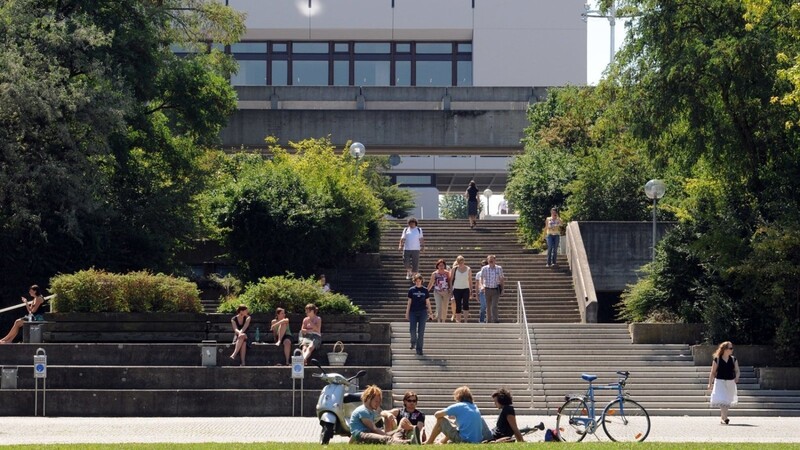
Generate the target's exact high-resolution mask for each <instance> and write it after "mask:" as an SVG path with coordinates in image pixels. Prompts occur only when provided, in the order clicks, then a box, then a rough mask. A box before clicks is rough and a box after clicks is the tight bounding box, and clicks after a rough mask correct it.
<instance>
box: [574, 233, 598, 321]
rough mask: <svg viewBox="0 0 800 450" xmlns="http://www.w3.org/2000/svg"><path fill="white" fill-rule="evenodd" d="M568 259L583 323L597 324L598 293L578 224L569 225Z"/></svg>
mask: <svg viewBox="0 0 800 450" xmlns="http://www.w3.org/2000/svg"><path fill="white" fill-rule="evenodd" d="M566 238H567V259H568V260H569V268H570V270H571V271H572V284H573V285H575V291H576V294H577V296H578V309H579V310H580V312H581V322H583V323H597V308H598V305H597V293H596V292H595V291H594V281H592V271H591V269H590V268H589V258H588V257H587V256H586V249H585V248H584V246H583V238H582V237H581V229H580V227H579V225H578V222H575V221H572V222H570V223H569V224H567V236H566Z"/></svg>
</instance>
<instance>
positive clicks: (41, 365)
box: [33, 347, 47, 417]
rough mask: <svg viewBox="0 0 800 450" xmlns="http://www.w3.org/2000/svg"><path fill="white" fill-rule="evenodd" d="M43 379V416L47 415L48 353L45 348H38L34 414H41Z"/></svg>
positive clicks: (34, 356)
mask: <svg viewBox="0 0 800 450" xmlns="http://www.w3.org/2000/svg"><path fill="white" fill-rule="evenodd" d="M40 378H41V379H42V416H43V417H44V416H46V415H47V353H46V352H45V351H44V349H43V348H41V347H39V348H37V349H36V354H35V355H33V379H34V380H35V382H34V388H33V415H34V416H37V415H39V379H40Z"/></svg>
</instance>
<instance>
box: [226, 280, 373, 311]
mask: <svg viewBox="0 0 800 450" xmlns="http://www.w3.org/2000/svg"><path fill="white" fill-rule="evenodd" d="M241 303H243V304H245V305H247V307H248V309H249V311H250V312H251V313H272V312H274V311H275V308H278V307H281V308H284V309H286V311H287V312H289V313H299V314H303V313H304V312H305V307H306V305H307V304H308V303H313V304H315V305H317V307H318V308H319V314H355V315H358V314H363V311H361V309H360V308H359V307H358V306H356V305H354V304H353V303H352V302H351V301H350V299H349V298H347V296H345V295H342V294H334V293H332V292H322V290H321V289H320V288H319V285H318V284H317V282H316V281H315V280H314V279H313V278H295V277H294V276H293V275H291V274H289V275H286V276H279V277H270V278H261V279H260V280H258V282H257V283H248V284H247V286H245V291H244V293H243V294H242V295H241V296H239V297H238V298H229V299H227V300H225V301H224V302H222V303H221V304H220V305H219V308H218V309H217V312H220V313H235V312H236V307H238V306H239V304H241Z"/></svg>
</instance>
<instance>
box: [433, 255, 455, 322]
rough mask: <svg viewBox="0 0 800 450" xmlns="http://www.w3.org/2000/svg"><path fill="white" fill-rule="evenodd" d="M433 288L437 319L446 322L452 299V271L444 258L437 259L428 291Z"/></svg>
mask: <svg viewBox="0 0 800 450" xmlns="http://www.w3.org/2000/svg"><path fill="white" fill-rule="evenodd" d="M431 290H433V299H434V300H435V302H436V319H437V320H438V321H439V322H444V321H445V320H446V319H447V303H448V301H449V300H450V271H448V270H447V263H446V262H444V260H443V259H439V260H438V261H436V270H434V271H433V273H431V279H430V281H429V282H428V291H429V292H430V291H431Z"/></svg>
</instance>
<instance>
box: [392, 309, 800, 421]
mask: <svg viewBox="0 0 800 450" xmlns="http://www.w3.org/2000/svg"><path fill="white" fill-rule="evenodd" d="M530 331H531V333H532V341H533V342H532V344H533V351H534V358H533V359H534V362H533V372H532V380H533V383H532V388H533V389H532V391H531V390H529V389H528V376H529V374H528V372H527V365H526V361H525V357H524V355H523V345H524V344H523V340H522V339H521V338H520V336H521V335H522V333H521V329H520V327H519V325H518V324H488V325H487V324H449V323H447V324H435V323H430V324H428V326H427V328H426V332H425V349H424V351H425V356H422V357H417V356H416V355H415V354H414V351H413V350H411V349H409V331H408V325H407V324H406V323H393V324H392V366H393V367H392V370H393V396H394V400H395V403H396V404H400V403H401V401H402V395H403V392H405V391H406V390H409V389H411V390H414V391H416V392H417V393H418V394H419V396H420V399H421V400H420V401H421V404H420V408H423V409H424V410H426V411H428V410H436V409H440V408H442V407H444V406H446V405H448V404H450V403H452V392H453V390H454V389H455V388H456V387H458V386H461V385H464V384H466V385H468V386H470V388H471V389H472V391H473V395H474V397H475V400H476V404H477V405H478V407H479V408H481V409H482V410H483V411H494V406H493V403H492V401H491V393H492V392H493V391H494V390H495V389H497V388H498V387H506V388H507V389H510V390H511V392H512V394H513V395H514V405H515V407H516V409H517V411H518V412H519V413H520V414H546V415H555V413H556V411H557V409H558V407H559V406H560V405H561V404H562V403H563V402H564V395H565V394H568V393H582V392H584V391H585V389H586V387H587V383H586V382H584V381H583V380H582V379H581V374H582V373H592V374H595V375H598V376H599V379H598V382H599V383H609V382H613V381H616V379H617V376H616V373H615V372H616V371H618V370H620V371H623V370H627V371H629V372H630V373H631V376H630V378H629V380H628V384H627V392H628V393H629V394H630V396H631V398H633V399H634V400H636V401H638V402H639V403H641V404H642V405H643V406H644V407H645V408H646V409H647V410H648V412H649V413H650V414H651V415H668V416H677V415H691V416H714V415H717V414H719V411H718V410H717V409H711V408H709V405H708V397H707V392H706V390H705V386H706V382H707V380H708V370H709V367H707V366H695V365H694V362H693V360H692V356H691V351H690V348H689V346H688V345H680V344H675V345H649V344H632V343H631V340H630V335H629V334H628V330H627V326H626V325H622V324H543V323H537V324H532V325H530ZM612 394H613V391H598V392H597V395H596V398H597V399H598V402H599V403H601V404H605V402H607V401H608V400H610V398H611V396H612ZM735 414H736V415H742V416H744V415H748V416H770V415H775V416H800V391H766V390H761V389H760V386H759V385H758V379H757V378H756V375H755V371H754V369H753V367H749V366H742V367H741V379H740V383H739V404H738V405H737V406H736V407H735Z"/></svg>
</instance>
